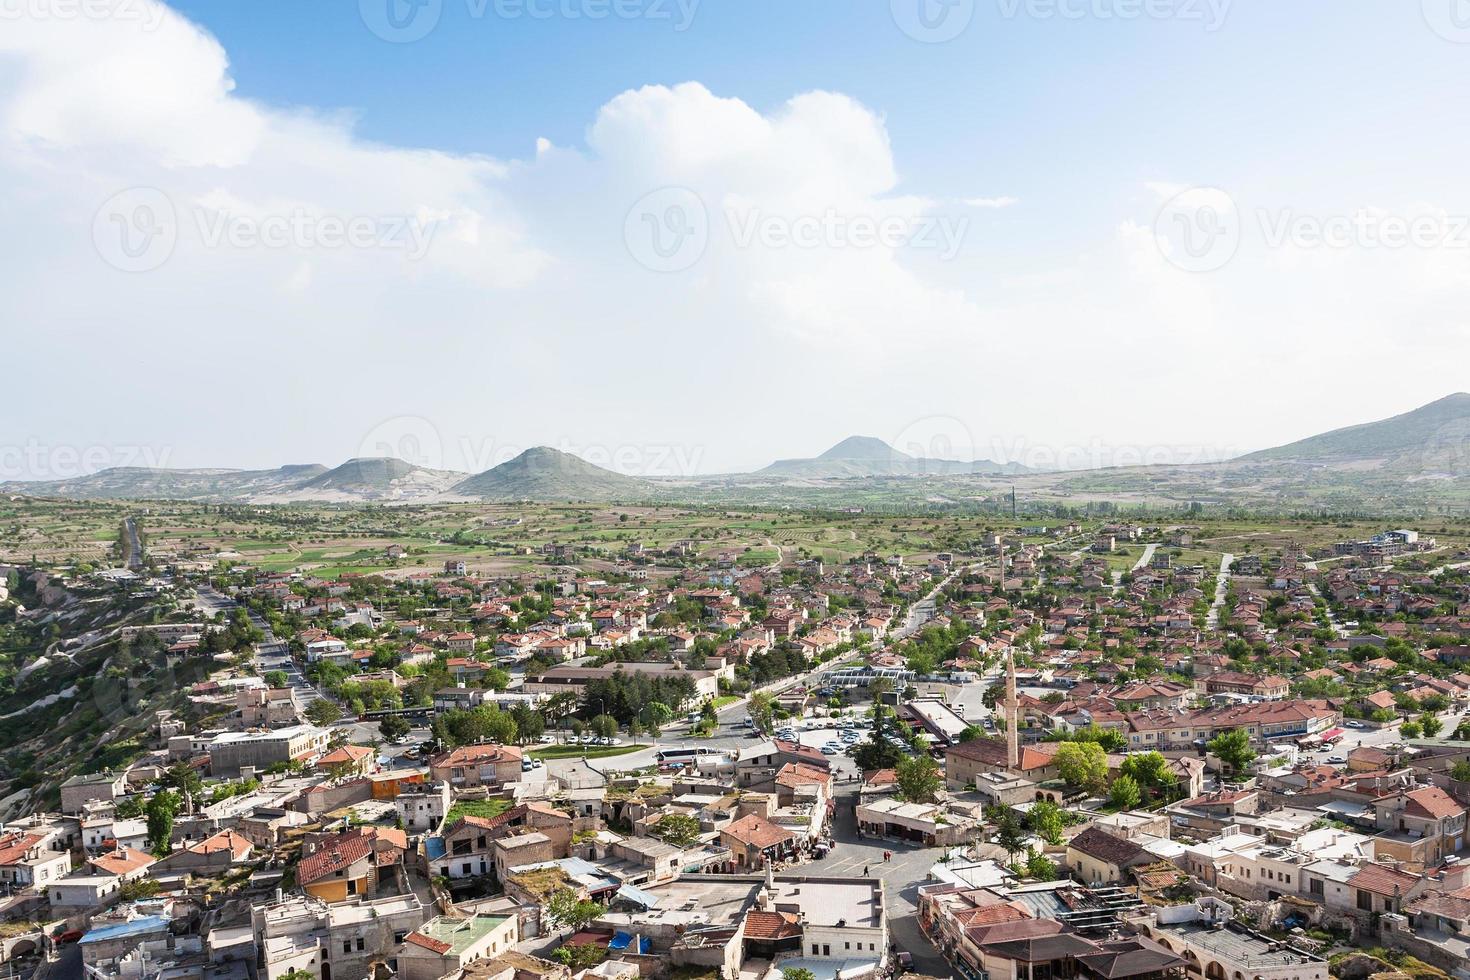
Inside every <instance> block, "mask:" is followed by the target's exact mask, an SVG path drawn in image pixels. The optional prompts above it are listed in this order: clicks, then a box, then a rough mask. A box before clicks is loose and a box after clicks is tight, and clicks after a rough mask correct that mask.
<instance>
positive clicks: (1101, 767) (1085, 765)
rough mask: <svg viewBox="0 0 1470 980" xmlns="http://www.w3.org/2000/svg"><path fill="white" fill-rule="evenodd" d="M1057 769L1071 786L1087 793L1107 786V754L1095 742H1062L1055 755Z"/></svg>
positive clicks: (1096, 791) (1100, 790)
mask: <svg viewBox="0 0 1470 980" xmlns="http://www.w3.org/2000/svg"><path fill="white" fill-rule="evenodd" d="M1055 759H1056V764H1057V771H1058V772H1060V773H1061V774H1062V778H1063V779H1065V780H1066V781H1067V782H1068V783H1069V784H1071V785H1072V786H1076V787H1078V788H1080V789H1084V790H1086V791H1087V792H1089V793H1101V792H1103V791H1104V790H1106V789H1107V787H1108V756H1107V753H1106V752H1104V751H1103V747H1102V746H1101V745H1099V744H1097V743H1096V742H1063V743H1062V744H1061V745H1060V746H1058V747H1057V754H1056V756H1055Z"/></svg>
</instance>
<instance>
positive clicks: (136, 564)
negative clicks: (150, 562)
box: [123, 517, 143, 572]
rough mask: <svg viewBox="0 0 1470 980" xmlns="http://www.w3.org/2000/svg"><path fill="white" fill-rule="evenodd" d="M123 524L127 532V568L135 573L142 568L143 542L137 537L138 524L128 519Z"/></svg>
mask: <svg viewBox="0 0 1470 980" xmlns="http://www.w3.org/2000/svg"><path fill="white" fill-rule="evenodd" d="M123 524H124V525H125V526H126V527H127V531H128V568H130V569H132V570H133V571H135V572H136V571H138V570H139V569H140V568H142V567H143V541H142V539H140V538H139V537H138V522H137V521H135V520H133V518H131V517H129V518H128V519H127V520H125V521H123Z"/></svg>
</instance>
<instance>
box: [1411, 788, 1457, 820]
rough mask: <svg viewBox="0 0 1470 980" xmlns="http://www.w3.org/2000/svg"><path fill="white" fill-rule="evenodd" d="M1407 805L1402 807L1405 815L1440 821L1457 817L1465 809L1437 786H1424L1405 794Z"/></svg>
mask: <svg viewBox="0 0 1470 980" xmlns="http://www.w3.org/2000/svg"><path fill="white" fill-rule="evenodd" d="M1407 799H1408V801H1409V802H1408V804H1407V805H1406V806H1405V807H1404V812H1405V813H1412V814H1414V815H1416V816H1420V817H1429V818H1430V819H1431V820H1442V819H1444V818H1445V817H1458V816H1460V815H1461V814H1462V813H1464V812H1465V808H1464V807H1463V806H1461V805H1460V804H1458V803H1456V802H1455V801H1454V798H1453V797H1451V796H1450V794H1448V793H1446V792H1445V791H1444V790H1442V789H1440V788H1439V787H1438V786H1426V787H1424V788H1423V789H1416V790H1414V792H1412V793H1409V794H1407Z"/></svg>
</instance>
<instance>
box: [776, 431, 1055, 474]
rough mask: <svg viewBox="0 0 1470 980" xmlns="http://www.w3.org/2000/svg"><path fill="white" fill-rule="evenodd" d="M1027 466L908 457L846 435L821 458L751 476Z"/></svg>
mask: <svg viewBox="0 0 1470 980" xmlns="http://www.w3.org/2000/svg"><path fill="white" fill-rule="evenodd" d="M1025 471H1026V467H1024V466H1019V465H1016V464H1009V465H1002V464H999V463H993V462H991V461H990V460H975V461H973V462H966V461H964V460H954V459H927V458H923V457H918V456H910V455H909V454H907V453H904V452H900V451H899V450H897V449H894V448H893V447H892V446H890V445H889V444H888V443H886V442H884V441H883V440H882V439H875V438H873V437H872V436H849V437H848V438H846V439H843V440H842V441H841V442H839V443H838V444H837V445H835V446H833V447H832V448H831V449H828V450H827V451H826V452H824V453H822V454H821V455H820V456H816V457H813V458H810V459H780V460H777V461H776V462H774V463H772V464H771V465H770V466H767V467H766V468H765V469H763V470H760V471H759V472H758V473H756V474H753V475H755V476H760V477H777V478H782V479H793V480H856V479H868V478H873V477H920V476H965V475H977V476H996V475H1001V474H1006V473H1019V472H1025Z"/></svg>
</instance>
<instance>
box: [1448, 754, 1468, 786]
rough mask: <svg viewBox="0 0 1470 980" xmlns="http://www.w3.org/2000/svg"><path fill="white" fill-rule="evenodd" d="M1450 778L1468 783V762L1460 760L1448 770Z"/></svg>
mask: <svg viewBox="0 0 1470 980" xmlns="http://www.w3.org/2000/svg"><path fill="white" fill-rule="evenodd" d="M1450 778H1451V779H1454V780H1457V781H1458V782H1462V783H1464V782H1470V760H1466V759H1461V760H1460V761H1459V762H1457V763H1455V764H1454V765H1453V766H1452V767H1451V768H1450Z"/></svg>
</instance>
